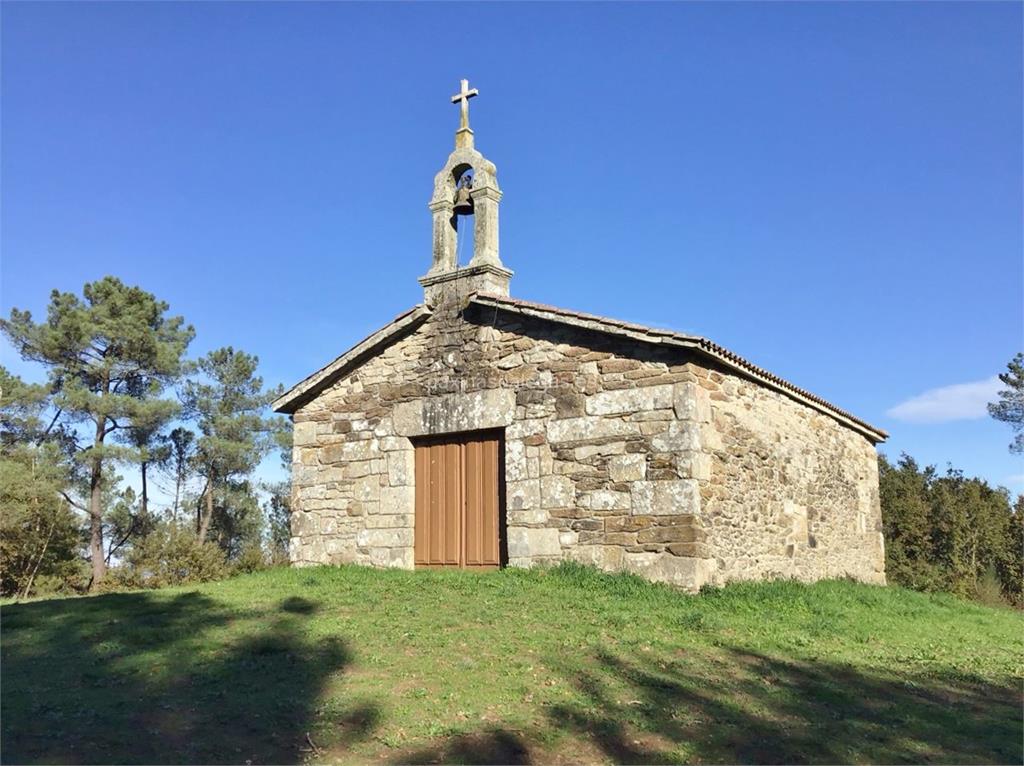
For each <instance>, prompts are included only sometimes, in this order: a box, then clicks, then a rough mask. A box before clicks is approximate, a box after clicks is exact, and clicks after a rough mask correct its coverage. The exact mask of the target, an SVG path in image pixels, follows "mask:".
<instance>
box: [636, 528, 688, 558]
mask: <svg viewBox="0 0 1024 766" xmlns="http://www.w3.org/2000/svg"><path fill="white" fill-rule="evenodd" d="M701 537H702V535H701V531H700V530H699V529H698V528H697V527H696V526H694V525H693V524H673V525H671V526H667V527H647V529H641V530H640V531H639V532H637V533H636V541H637V542H638V543H640V544H643V543H692V542H697V541H698V540H700V539H701ZM677 555H678V554H677Z"/></svg>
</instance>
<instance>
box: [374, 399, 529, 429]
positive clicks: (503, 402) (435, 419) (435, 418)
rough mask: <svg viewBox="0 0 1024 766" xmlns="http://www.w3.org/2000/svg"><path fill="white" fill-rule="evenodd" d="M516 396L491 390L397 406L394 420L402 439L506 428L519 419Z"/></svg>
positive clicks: (393, 413)
mask: <svg viewBox="0 0 1024 766" xmlns="http://www.w3.org/2000/svg"><path fill="white" fill-rule="evenodd" d="M515 411H516V394H515V391H513V390H512V389H510V388H490V389H485V390H483V391H474V392H472V393H468V394H444V395H442V396H433V397H430V398H426V399H417V400H415V401H411V402H402V403H401V404H396V405H395V408H394V409H393V410H392V413H391V418H392V421H393V423H394V429H395V433H397V434H398V435H399V436H426V435H430V434H445V433H456V432H459V431H477V430H481V429H485V428H503V427H504V426H507V425H509V424H510V423H511V422H512V420H513V418H514V417H515Z"/></svg>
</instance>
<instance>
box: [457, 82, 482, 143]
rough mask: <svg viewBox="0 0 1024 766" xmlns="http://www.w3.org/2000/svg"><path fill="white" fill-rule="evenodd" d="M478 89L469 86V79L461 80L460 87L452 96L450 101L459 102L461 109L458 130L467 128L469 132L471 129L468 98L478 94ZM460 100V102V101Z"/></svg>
mask: <svg viewBox="0 0 1024 766" xmlns="http://www.w3.org/2000/svg"><path fill="white" fill-rule="evenodd" d="M479 95H480V91H478V90H477V89H476V88H470V87H469V80H463V81H462V87H461V89H460V90H459V92H458V93H456V94H455V95H454V96H452V103H453V104H459V105H460V107H461V109H462V114H461V117H460V119H459V132H460V133H461V132H462V131H464V130H468V131H469V132H470V133H472V132H473V131H471V130H469V100H470V99H471V98H473V96H479ZM460 102H461V103H460Z"/></svg>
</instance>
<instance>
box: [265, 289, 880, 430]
mask: <svg viewBox="0 0 1024 766" xmlns="http://www.w3.org/2000/svg"><path fill="white" fill-rule="evenodd" d="M468 299H469V303H471V304H474V305H477V306H484V307H491V308H494V309H496V310H501V311H507V312H511V313H514V314H521V315H523V316H530V317H535V318H537V319H544V320H547V321H551V322H558V323H561V324H566V325H570V326H573V327H579V328H582V329H587V330H592V331H594V332H600V333H605V334H609V335H617V336H619V337H624V338H630V339H632V340H635V341H640V342H642V343H655V344H661V345H665V346H672V347H676V348H686V349H690V350H693V351H696V352H698V353H701V354H703V355H705V356H707V357H709V358H711V359H714V360H715V361H717V362H719V363H720V364H722V365H723V366H725V367H727V368H729V369H731V370H733V371H734V372H736V373H738V374H739V375H741V376H743V377H746V378H749V379H751V380H754V381H757V382H758V383H760V384H762V385H764V386H766V387H768V388H771V389H773V390H775V391H778V392H779V393H782V394H784V395H786V396H788V397H790V398H791V399H795V400H796V401H798V402H801V403H802V404H805V405H807V406H808V407H811V408H812V409H815V410H818V411H819V412H822V413H824V414H825V415H828V416H829V417H831V418H833V419H835V420H837V421H839V422H840V423H842V424H843V425H845V426H847V427H848V428H852V429H853V430H854V431H857V432H858V433H860V434H862V435H863V436H865V437H867V439H868V440H869V441H871V442H873V443H876V444H877V443H878V442H882V441H885V439H886V438H887V437H888V436H889V434H888V433H886V432H885V431H883V430H882V429H880V428H876V427H875V426H872V425H871V424H870V423H867V422H865V421H863V420H861V419H860V418H858V417H856V416H854V415H852V414H851V413H849V412H847V411H846V410H843V409H840V408H839V407H836V406H835V405H834V404H831V403H829V402H827V401H825V400H824V399H822V398H821V397H819V396H815V395H814V394H812V393H811V392H810V391H806V390H804V389H802V388H800V387H798V386H795V385H793V384H792V383H790V382H789V381H786V380H783V379H782V378H780V377H779V376H777V375H775V374H773V373H771V372H769V371H768V370H765V369H764V368H762V367H758V366H757V365H755V364H753V363H752V362H749V361H747V360H746V359H744V358H743V357H741V356H739V355H738V354H734V353H733V352H732V351H729V350H728V349H726V348H723V347H722V346H719V345H718V344H717V343H714V342H712V341H710V340H708V339H707V338H702V337H700V336H697V335H687V334H685V333H680V332H673V331H671V330H659V329H656V328H653V327H646V326H644V325H639V324H633V323H631V322H622V321H620V320H617V319H609V318H608V317H602V316H598V315H597V314H587V313H584V312H580V311H568V310H566V309H561V308H557V307H555V306H547V305H544V304H543V303H533V302H531V301H524V300H520V299H518V298H509V297H507V296H504V295H493V294H490V293H472V294H470V295H469V296H468ZM430 315H431V311H430V308H429V307H427V306H425V305H423V304H420V305H417V306H414V307H413V308H411V309H409V310H408V311H406V312H405V313H403V314H400V315H399V316H397V317H395V319H393V320H392V321H391V322H389V323H388V324H386V325H385V326H384V327H382V328H381V329H380V330H378V331H377V332H375V333H373V334H372V335H370V336H368V337H366V338H364V339H363V340H362V341H360V342H359V343H357V344H356V345H355V346H353V347H352V348H350V349H349V350H348V351H346V352H345V353H344V354H342V355H341V356H339V357H337V358H336V359H334V361H332V362H330V363H329V364H327V365H326V366H325V367H322V368H321V369H319V370H317V371H316V372H314V373H313V374H312V375H310V376H309V377H307V378H305V379H303V380H302V381H300V382H299V383H297V384H296V385H294V386H293V387H292V388H291V389H289V390H288V391H287V392H285V393H284V394H283V395H281V396H280V397H279V398H278V399H276V400H275V401H274V403H273V405H272V406H273V409H274V411H275V412H282V413H286V414H291V413H294V412H295V411H296V410H297V409H298V408H299V407H301V406H302V405H303V404H305V403H306V402H308V401H310V400H311V399H313V398H314V397H315V396H316V395H317V394H319V393H320V392H321V391H323V390H324V389H325V388H327V387H328V386H330V385H331V384H332V383H334V382H335V381H336V380H338V379H339V378H341V377H342V376H343V375H345V374H346V373H347V372H349V371H351V370H352V369H354V368H356V367H358V366H359V365H361V364H362V363H363V362H365V361H366V360H367V359H369V358H370V357H372V356H374V355H376V354H377V353H378V352H380V351H381V350H383V349H384V348H385V347H386V346H388V345H390V344H391V343H393V342H394V341H396V340H398V339H399V338H401V337H403V336H405V335H408V334H409V333H411V332H413V331H414V330H415V329H416V328H417V327H419V326H420V325H421V324H423V322H425V321H426V320H427V319H428V318H429V317H430Z"/></svg>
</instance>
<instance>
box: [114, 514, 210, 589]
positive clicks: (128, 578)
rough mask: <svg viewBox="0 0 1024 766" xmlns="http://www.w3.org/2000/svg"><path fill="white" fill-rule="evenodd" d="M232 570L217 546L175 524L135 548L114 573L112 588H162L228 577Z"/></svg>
mask: <svg viewBox="0 0 1024 766" xmlns="http://www.w3.org/2000/svg"><path fill="white" fill-rule="evenodd" d="M229 572H230V569H229V567H228V562H227V560H226V558H225V557H224V552H223V551H222V550H221V549H220V547H219V546H218V545H217V544H216V543H212V542H206V543H200V542H198V541H197V540H196V537H195V533H194V532H193V531H192V530H191V529H186V528H184V527H180V526H177V525H173V524H167V525H163V526H160V527H158V528H157V529H155V530H154V531H153V532H152V533H151V534H149V535H147V536H146V537H145V538H144V539H142V540H140V541H139V542H138V543H137V544H136V545H135V546H133V548H132V550H131V552H130V553H129V554H128V556H127V559H126V561H125V563H124V565H122V566H120V567H117V568H116V569H112V570H111V571H110V573H109V576H108V578H107V579H108V580H109V581H110V587H113V588H117V587H122V588H124V587H127V588H162V587H165V586H168V585H183V584H185V583H194V582H208V581H210V580H219V579H221V578H223V577H227V575H228V574H229Z"/></svg>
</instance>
